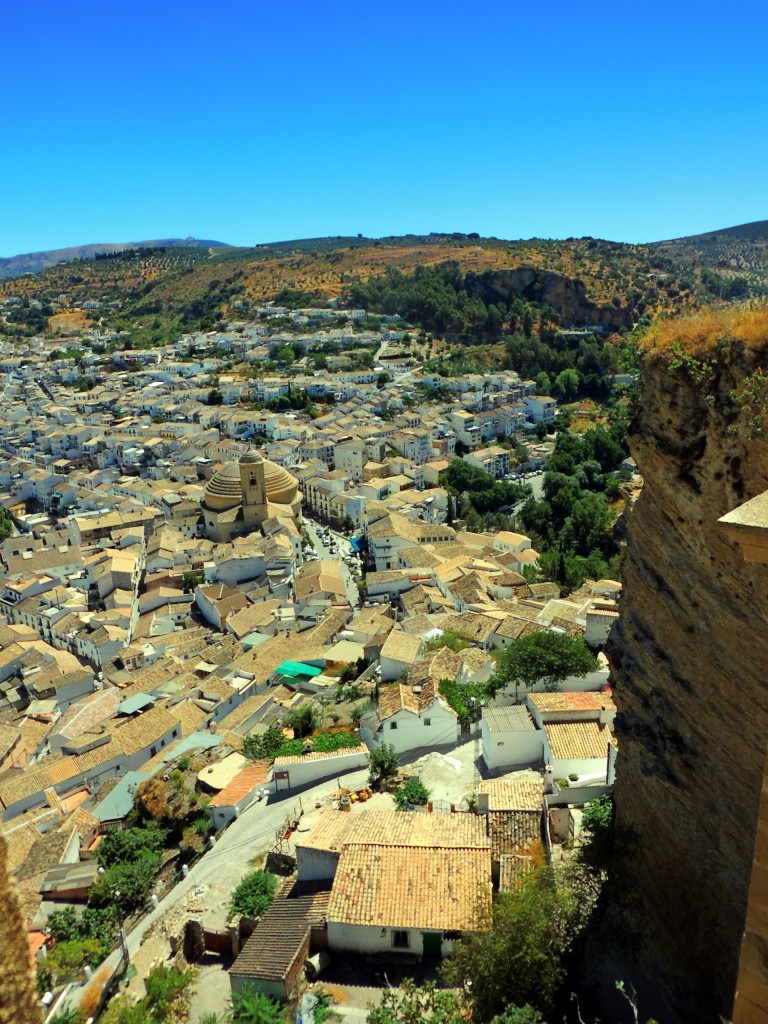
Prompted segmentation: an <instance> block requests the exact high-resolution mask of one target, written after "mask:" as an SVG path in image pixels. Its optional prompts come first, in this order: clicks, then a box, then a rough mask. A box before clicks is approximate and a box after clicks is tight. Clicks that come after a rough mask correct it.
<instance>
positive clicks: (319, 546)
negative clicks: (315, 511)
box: [302, 515, 360, 608]
mask: <svg viewBox="0 0 768 1024" xmlns="http://www.w3.org/2000/svg"><path fill="white" fill-rule="evenodd" d="M302 522H303V525H304V529H305V530H306V531H307V535H308V536H309V539H310V540H311V541H312V547H313V548H314V549H315V551H316V552H317V553H318V555H319V556H320V558H321V559H328V560H330V561H333V562H338V563H339V566H340V568H341V578H342V579H343V580H344V586H345V587H346V591H347V597H348V599H349V603H350V605H351V606H352V607H353V608H358V607H359V606H360V595H359V593H358V590H357V583H356V582H355V580H354V579H353V577H352V572H351V570H350V568H349V566H348V565H347V563H346V562H345V561H344V557H343V556H344V555H347V554H349V553H350V552H351V550H352V548H351V546H350V543H349V540H348V539H347V538H346V537H345V536H344V535H343V534H341V533H336V532H335V531H334V530H332V529H331V528H330V527H324V529H327V530H328V532H329V533H330V534H331V537H332V538H333V545H334V547H335V548H336V553H335V554H331V551H330V546H331V545H330V543H329V544H326V543H325V542H324V541H323V540H322V538H321V537H320V534H319V533H318V532H317V527H318V524H317V523H316V522H314V520H312V519H308V518H307V516H306V515H305V516H304V517H303V519H302Z"/></svg>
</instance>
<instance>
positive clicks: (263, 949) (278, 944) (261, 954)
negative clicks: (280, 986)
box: [229, 880, 330, 981]
mask: <svg viewBox="0 0 768 1024" xmlns="http://www.w3.org/2000/svg"><path fill="white" fill-rule="evenodd" d="M329 897H330V888H329V885H328V883H327V882H323V883H310V882H296V881H291V880H289V881H287V882H286V883H285V884H284V885H283V887H282V889H281V890H280V892H279V893H278V894H277V896H276V897H275V900H274V902H273V903H272V906H271V907H270V908H269V910H268V911H267V912H266V914H265V915H264V917H263V918H262V919H261V921H259V923H258V924H257V925H256V929H255V931H254V932H253V934H252V935H251V937H250V938H249V939H248V941H247V942H246V944H245V946H244V947H243V949H242V950H241V952H240V955H239V956H238V957H237V959H236V960H235V962H234V964H233V965H232V967H231V968H230V971H229V973H230V974H233V975H236V976H238V977H245V978H259V979H263V980H267V981H283V980H284V979H285V978H286V977H287V975H288V972H289V971H290V969H291V967H292V966H293V964H294V963H295V961H296V958H297V956H299V955H301V954H302V953H303V947H304V943H305V941H306V939H307V938H308V935H309V931H310V929H311V927H312V925H313V924H321V923H323V922H324V921H325V917H326V912H327V909H328V901H329Z"/></svg>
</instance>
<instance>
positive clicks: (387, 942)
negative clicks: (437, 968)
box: [328, 921, 454, 956]
mask: <svg viewBox="0 0 768 1024" xmlns="http://www.w3.org/2000/svg"><path fill="white" fill-rule="evenodd" d="M397 930H398V931H407V932H408V934H409V937H410V945H409V947H408V949H407V950H406V949H403V948H396V947H394V946H393V945H392V932H393V931H394V929H392V928H380V927H379V926H378V925H377V926H374V927H371V926H369V925H363V924H343V923H341V922H340V921H329V922H328V945H329V947H330V950H331V953H334V952H336V951H337V950H349V951H351V952H355V953H358V952H359V953H385V952H386V953H406V952H409V953H412V954H417V955H419V956H421V955H422V954H423V952H424V940H423V938H422V936H423V934H424V930H422V929H421V928H401V929H397ZM425 930H426V929H425ZM382 932H383V933H384V934H383V935H382ZM432 934H434V932H433V933H432ZM437 934H439V935H442V932H438V933H437ZM453 946H454V943H453V942H450V941H447V940H445V939H443V942H442V955H443V956H446V955H447V954H449V953H451V952H452V951H453Z"/></svg>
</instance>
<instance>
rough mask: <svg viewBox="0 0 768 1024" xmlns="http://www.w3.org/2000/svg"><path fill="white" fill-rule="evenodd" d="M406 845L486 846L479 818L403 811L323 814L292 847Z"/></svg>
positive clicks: (461, 847)
mask: <svg viewBox="0 0 768 1024" xmlns="http://www.w3.org/2000/svg"><path fill="white" fill-rule="evenodd" d="M352 843H362V844H364V845H366V846H372V845H379V846H409V847H425V848H431V849H445V850H450V849H470V848H475V849H484V848H486V847H487V846H488V839H487V837H486V835H485V831H484V828H483V822H482V819H481V818H478V817H475V816H474V815H471V814H423V813H409V812H406V811H365V812H364V813H361V814H345V813H344V812H343V811H326V812H325V814H324V815H323V816H322V817H321V818H320V820H319V821H318V823H317V824H316V825H315V827H314V828H313V829H311V831H310V832H308V833H306V834H304V835H302V837H301V838H300V839H297V841H296V845H297V846H302V847H306V848H307V849H310V850H328V851H330V852H335V851H339V850H341V848H342V846H344V845H349V844H352Z"/></svg>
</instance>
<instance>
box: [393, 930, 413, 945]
mask: <svg viewBox="0 0 768 1024" xmlns="http://www.w3.org/2000/svg"><path fill="white" fill-rule="evenodd" d="M392 948H393V949H410V948H411V936H410V934H409V933H408V932H406V931H394V932H392Z"/></svg>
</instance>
